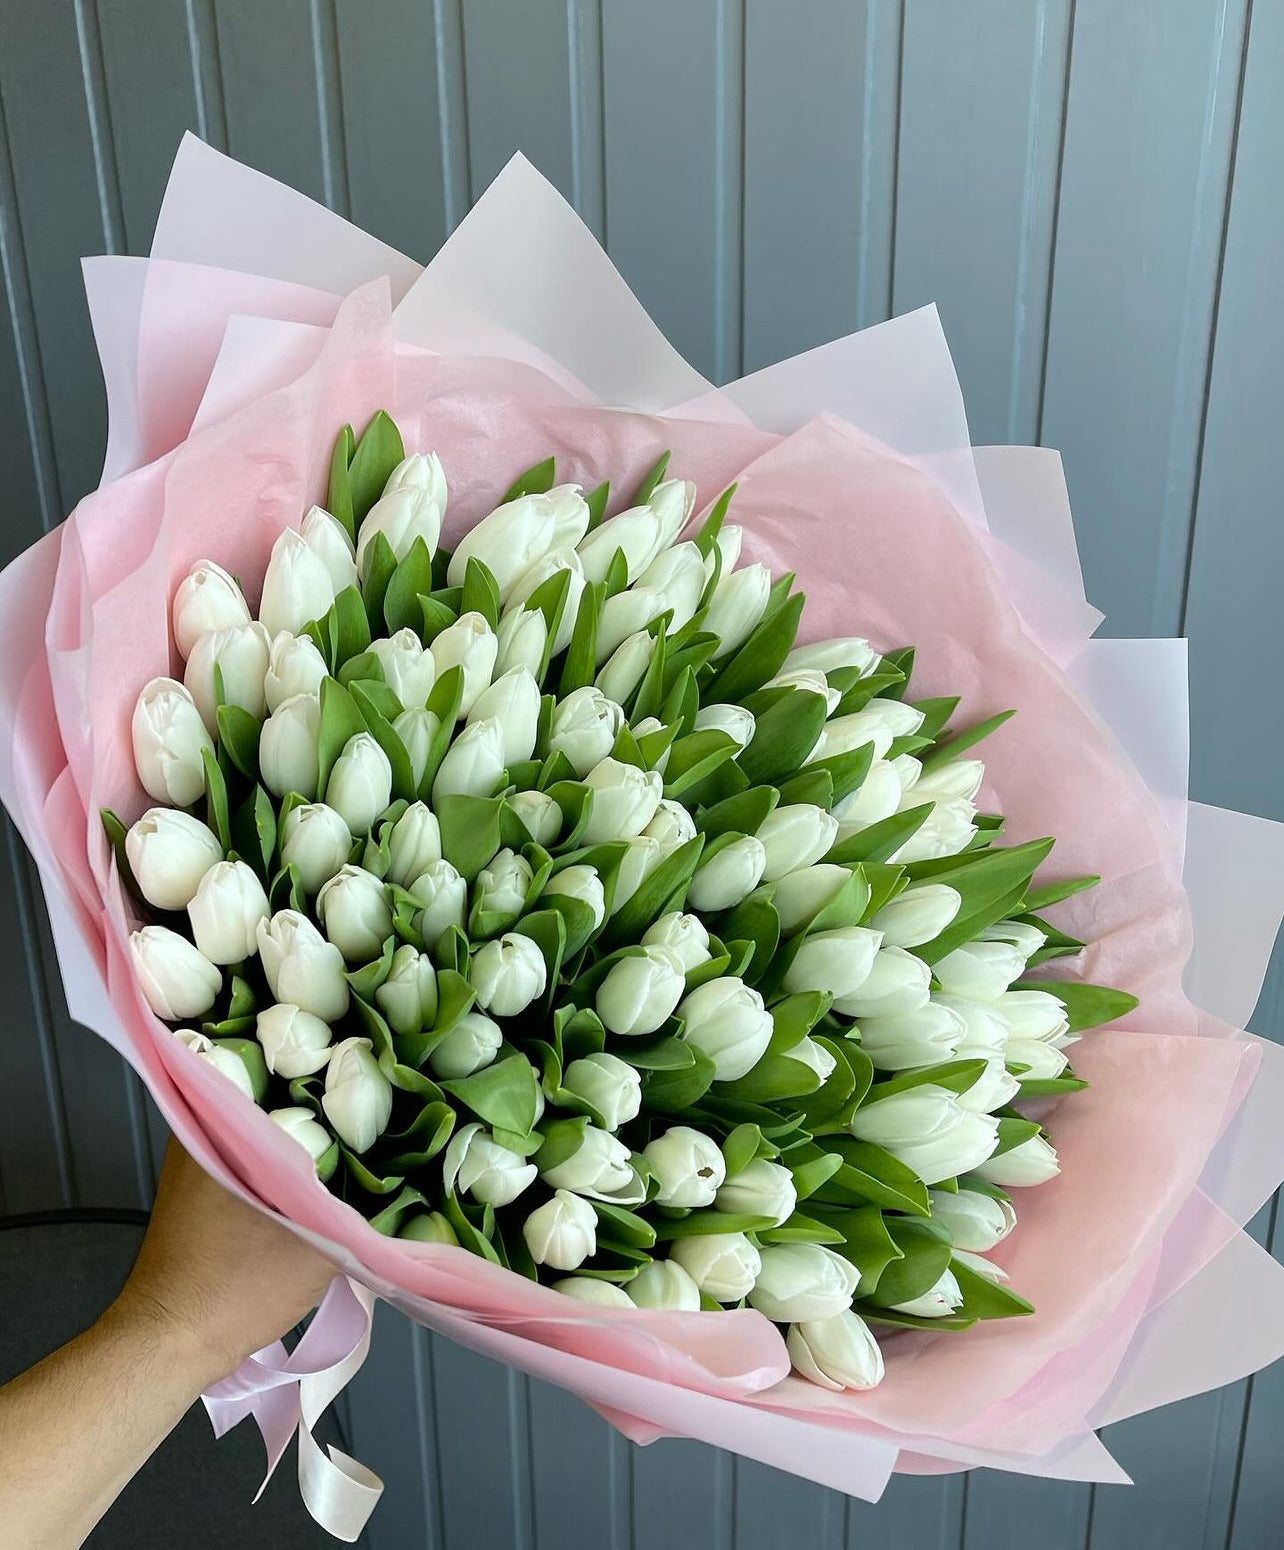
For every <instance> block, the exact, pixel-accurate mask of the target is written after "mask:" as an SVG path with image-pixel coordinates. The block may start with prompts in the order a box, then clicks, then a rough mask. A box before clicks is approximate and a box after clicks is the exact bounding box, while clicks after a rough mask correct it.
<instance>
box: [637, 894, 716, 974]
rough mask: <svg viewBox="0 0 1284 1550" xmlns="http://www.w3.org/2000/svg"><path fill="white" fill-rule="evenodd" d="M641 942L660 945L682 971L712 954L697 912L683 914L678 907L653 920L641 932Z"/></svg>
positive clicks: (703, 925) (697, 964)
mask: <svg viewBox="0 0 1284 1550" xmlns="http://www.w3.org/2000/svg"><path fill="white" fill-rule="evenodd" d="M642 945H643V947H663V948H664V949H665V950H666V951H667V952H668V953H669V954H670V955H671V956H672V957H674V958H676V959H677V961H678V963H679V965H680V966H681V968H682V972H683V973H684V974H690V972H691V970H692V969H697V968H699V967H700V965H701V964H702V963H708V961H709V959H710V958H712V957H713V954H712V953H711V952H710V951H709V933H708V931H707V930H706V929H705V924H704V922H703V921H702V920H701V919H700V917H699V916H698V915H684V914H682V913H681V911H679V910H673V911H671V912H670V913H669V914H668V915H661V916H660V918H659V920H656V921H653V922H652V923H651V925H649V926H648V927H647V929H646V930H645V932H643V934H642Z"/></svg>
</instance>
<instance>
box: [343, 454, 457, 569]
mask: <svg viewBox="0 0 1284 1550" xmlns="http://www.w3.org/2000/svg"><path fill="white" fill-rule="evenodd" d="M439 466H440V465H439ZM445 509H446V488H445V480H444V479H442V480H441V482H440V489H434V488H432V487H429V488H424V487H423V486H420V485H417V484H409V483H407V484H401V485H398V486H397V488H396V489H393V490H385V492H384V493H383V494H382V495H381V496H380V497H379V499H378V500H377V501H376V502H375V503H374V505H373V506H371V508H370V510H369V512H368V513H367V514H366V519H365V521H364V522H363V523H362V524H361V531H360V532H359V533H358V534H357V569H358V570H359V571H360V572H361V574H362V575H363V576H364V575H365V573H366V566H367V565H368V563H369V559H370V554H371V549H372V546H373V544H374V541H375V538H376V536H377V535H378V534H380V533H382V534H383V536H384V537H385V538H386V539H387V540H388V543H389V545H390V546H391V548H392V552H393V554H394V555H395V556H396V557H397V559H398V560H404V559H405V558H406V556H407V555H408V554H409V553H410V551H411V550H412V549H413V548H414V546H415V540H416V539H418V538H422V539H423V541H424V543H425V544H426V545H427V547H428V553H429V554H430V555H431V554H435V553H436V550H437V545H438V543H439V542H440V541H441V519H442V517H443V515H444V514H445Z"/></svg>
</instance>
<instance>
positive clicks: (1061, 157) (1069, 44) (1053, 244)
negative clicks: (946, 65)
mask: <svg viewBox="0 0 1284 1550" xmlns="http://www.w3.org/2000/svg"><path fill="white" fill-rule="evenodd" d="M1078 5H1079V0H1070V14H1069V17H1068V20H1067V23H1066V65H1065V70H1064V72H1063V74H1062V78H1061V129H1060V134H1059V135H1058V139H1057V175H1056V179H1055V181H1054V184H1053V194H1052V232H1051V239H1050V244H1049V249H1048V284H1047V290H1046V292H1045V300H1044V306H1043V349H1042V352H1041V360H1040V363H1039V393H1038V409H1037V411H1036V414H1035V440H1036V441H1037V442H1038V443H1039V445H1040V446H1043V445H1045V443H1044V440H1043V412H1044V408H1045V405H1046V402H1047V392H1048V341H1049V340H1050V339H1051V337H1052V294H1053V288H1054V286H1055V284H1056V278H1057V233H1058V230H1059V229H1060V225H1061V179H1062V176H1063V174H1064V172H1065V165H1066V131H1067V129H1068V127H1069V121H1070V74H1071V71H1072V70H1073V69H1074V35H1075V21H1076V19H1077V13H1078Z"/></svg>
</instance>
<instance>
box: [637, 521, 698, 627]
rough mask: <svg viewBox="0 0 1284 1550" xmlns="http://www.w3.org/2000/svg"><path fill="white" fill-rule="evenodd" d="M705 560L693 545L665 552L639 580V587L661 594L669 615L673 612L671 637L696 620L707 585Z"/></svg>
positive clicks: (680, 545)
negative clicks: (673, 633)
mask: <svg viewBox="0 0 1284 1550" xmlns="http://www.w3.org/2000/svg"><path fill="white" fill-rule="evenodd" d="M707 579H708V578H707V577H706V575H705V569H704V556H703V555H702V554H701V553H700V551H699V549H697V548H696V546H695V544H693V543H685V544H675V545H674V546H673V548H671V549H663V550H661V551H660V553H659V554H658V555H657V556H656V557H655V559H654V560H652V561H651V563H650V565H648V566H647V568H646V569H645V570H644V571H643V572H642V573H641V575H640V576H639V577H638V586H639V587H646V588H648V589H649V590H650V591H652V592H659V593H660V594H661V595H662V596H663V598H664V610H665V612H672V614H673V618H672V620H671V621H670V624H669V631H670V633H672V632H674V631H677V630H680V629H681V628H682V627H683V625H685V624H689V623H690V622H691V620H692V619H693V618H695V613H696V609H698V608H699V606H700V599H701V598H702V597H703V596H704V589H705V584H706V581H707Z"/></svg>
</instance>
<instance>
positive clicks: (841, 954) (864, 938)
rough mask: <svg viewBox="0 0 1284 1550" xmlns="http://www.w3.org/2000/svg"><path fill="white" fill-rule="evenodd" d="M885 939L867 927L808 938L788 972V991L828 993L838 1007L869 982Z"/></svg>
mask: <svg viewBox="0 0 1284 1550" xmlns="http://www.w3.org/2000/svg"><path fill="white" fill-rule="evenodd" d="M881 943H882V937H881V936H880V935H879V933H878V932H877V931H869V930H867V929H866V928H865V927H864V926H840V927H839V928H837V929H836V930H833V931H817V932H815V933H814V934H813V935H811V936H809V937H807V938H806V939H805V940H804V942H803V944H802V946H801V947H800V948H799V949H798V951H797V953H796V954H795V955H794V960H793V962H792V963H791V964H790V965H789V968H788V969H787V970H786V971H785V978H784V988H785V989H786V990H787V991H789V992H790V994H795V993H797V992H798V991H803V990H827V991H830V992H831V993H832V994H833V996H834V1004H835V1006H837V1005H838V1003H839V1002H840V1001H842V1000H843V999H844V998H846V997H847V996H851V995H854V994H855V993H856V991H857V990H859V988H860V987H861V986H862V985H863V984H864V983H865V981H866V980H867V979H868V978H869V973H870V970H871V969H872V968H873V967H874V958H875V956H876V955H877V953H878V949H879V946H880V945H881Z"/></svg>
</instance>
